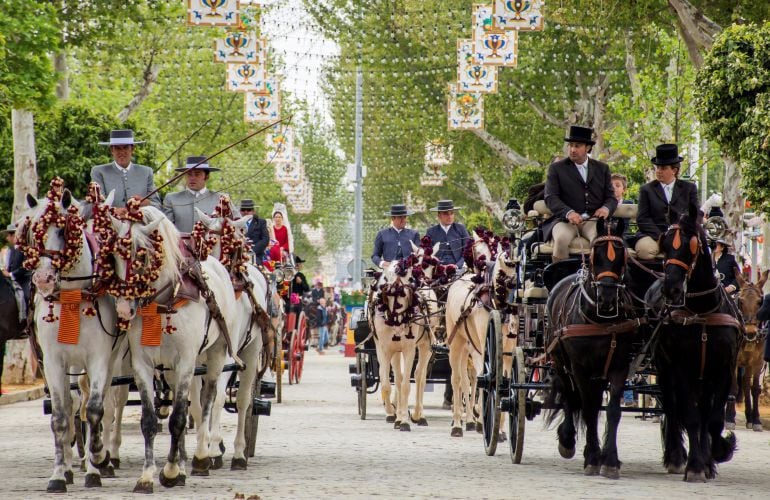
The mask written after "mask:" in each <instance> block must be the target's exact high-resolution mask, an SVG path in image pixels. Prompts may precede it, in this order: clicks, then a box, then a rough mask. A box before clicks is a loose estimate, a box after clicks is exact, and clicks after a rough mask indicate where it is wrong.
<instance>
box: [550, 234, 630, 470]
mask: <svg viewBox="0 0 770 500" xmlns="http://www.w3.org/2000/svg"><path fill="white" fill-rule="evenodd" d="M623 226H624V224H623V223H620V224H618V226H617V227H616V228H615V229H614V231H613V232H612V233H611V234H607V235H606V236H603V235H604V234H605V231H606V228H605V222H604V219H599V220H598V222H597V234H599V235H600V236H598V237H597V238H596V239H595V240H594V241H593V243H592V246H591V255H590V266H589V267H588V268H587V269H585V268H584V269H582V270H581V271H579V272H578V273H577V274H573V275H572V276H568V277H566V278H564V279H563V280H561V281H560V282H559V283H558V284H557V285H556V286H555V287H554V288H553V290H551V293H550V295H549V297H548V303H547V307H548V313H549V318H550V321H551V322H550V325H549V330H548V332H547V333H548V335H549V337H550V338H549V342H550V345H549V348H548V350H549V352H550V354H551V355H552V357H553V366H554V369H555V371H556V375H557V376H556V377H554V379H553V382H552V387H551V393H550V398H551V401H549V403H550V404H549V406H552V407H555V408H556V409H555V410H554V411H552V413H551V414H550V415H549V417H548V422H549V423H551V422H553V421H554V420H555V419H556V416H557V415H558V414H559V413H560V412H563V413H564V420H563V422H562V423H561V424H560V425H559V428H558V431H557V433H558V437H559V453H560V454H561V455H562V456H563V457H564V458H572V457H573V456H574V454H575V438H576V433H577V430H576V427H575V420H576V419H578V418H582V421H583V423H584V424H585V426H586V445H585V448H584V450H583V457H584V463H583V471H584V473H585V475H589V476H592V475H596V474H601V475H602V476H605V477H608V478H612V479H617V478H619V477H620V464H621V462H620V460H619V459H618V451H617V430H618V425H619V423H620V414H621V410H620V398H621V397H622V395H623V388H624V385H625V381H626V378H627V376H628V369H629V359H630V358H631V354H632V350H633V344H634V338H635V333H636V331H637V330H638V328H639V324H640V321H639V320H638V319H637V312H636V311H637V310H636V309H635V308H634V307H633V301H632V298H631V297H630V295H629V294H628V292H627V291H626V289H625V287H624V285H623V280H624V275H625V273H626V259H627V252H626V247H625V243H624V242H623V238H622V235H623V229H624V228H623ZM608 384H609V391H610V399H609V404H608V405H607V429H606V433H605V436H604V446H603V447H600V443H599V435H598V428H597V426H598V419H599V412H600V411H601V409H602V398H603V396H604V391H605V390H607V386H608Z"/></svg>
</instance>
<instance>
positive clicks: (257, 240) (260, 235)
mask: <svg viewBox="0 0 770 500" xmlns="http://www.w3.org/2000/svg"><path fill="white" fill-rule="evenodd" d="M246 237H247V238H248V239H250V240H251V243H252V245H253V247H252V250H253V251H254V255H256V256H257V260H258V261H260V262H261V261H262V258H263V257H264V255H265V249H266V248H267V244H268V243H269V242H270V235H269V234H268V232H267V222H265V219H260V218H259V217H257V216H254V217H253V218H252V219H251V223H250V224H249V229H248V230H247V231H246Z"/></svg>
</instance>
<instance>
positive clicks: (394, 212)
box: [385, 203, 414, 217]
mask: <svg viewBox="0 0 770 500" xmlns="http://www.w3.org/2000/svg"><path fill="white" fill-rule="evenodd" d="M413 214H414V212H412V211H411V210H409V209H408V208H406V205H404V204H403V203H399V204H396V205H391V206H390V212H385V215H387V216H388V217H407V216H409V215H413Z"/></svg>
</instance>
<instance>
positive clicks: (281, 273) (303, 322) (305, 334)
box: [270, 264, 310, 403]
mask: <svg viewBox="0 0 770 500" xmlns="http://www.w3.org/2000/svg"><path fill="white" fill-rule="evenodd" d="M295 272H296V271H295V267H294V266H293V265H291V264H277V265H276V266H275V269H274V270H273V272H272V273H271V274H270V280H271V282H272V283H273V284H274V285H275V286H276V287H277V289H278V290H279V291H280V294H281V296H286V295H288V294H289V290H290V284H291V279H292V278H293V277H294V274H295ZM298 306H299V307H298ZM281 307H284V308H285V309H286V310H287V313H286V315H285V317H284V321H283V327H282V329H281V331H279V332H277V334H276V337H277V338H276V339H275V343H274V346H275V351H274V355H273V362H274V366H273V372H274V373H275V380H276V398H277V402H279V403H280V402H281V400H282V393H283V389H282V387H283V381H282V377H283V371H284V370H286V371H287V372H288V377H289V378H288V380H289V384H299V382H300V380H301V379H302V370H303V368H304V366H305V352H306V351H307V350H308V342H309V339H310V319H309V316H308V314H306V308H305V307H302V303H301V302H300V304H289V306H288V307H285V306H284V303H283V302H281Z"/></svg>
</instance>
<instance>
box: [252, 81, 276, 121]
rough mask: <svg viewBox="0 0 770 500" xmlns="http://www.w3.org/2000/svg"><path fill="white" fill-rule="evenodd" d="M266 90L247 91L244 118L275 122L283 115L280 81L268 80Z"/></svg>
mask: <svg viewBox="0 0 770 500" xmlns="http://www.w3.org/2000/svg"><path fill="white" fill-rule="evenodd" d="M266 87H267V90H266V91H264V92H247V93H246V94H245V96H246V97H245V99H244V120H246V121H247V122H249V123H253V122H273V121H275V120H278V119H279V117H280V115H281V93H280V89H279V87H278V82H276V81H275V80H273V79H268V80H267V85H266Z"/></svg>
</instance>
